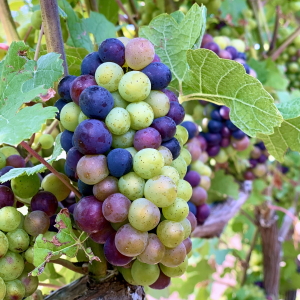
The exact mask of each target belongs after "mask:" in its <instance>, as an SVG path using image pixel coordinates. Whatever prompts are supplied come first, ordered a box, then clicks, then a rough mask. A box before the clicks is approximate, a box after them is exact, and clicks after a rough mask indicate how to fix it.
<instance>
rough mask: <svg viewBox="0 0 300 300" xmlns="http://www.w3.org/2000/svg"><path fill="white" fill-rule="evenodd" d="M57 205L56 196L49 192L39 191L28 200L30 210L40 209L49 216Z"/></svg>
mask: <svg viewBox="0 0 300 300" xmlns="http://www.w3.org/2000/svg"><path fill="white" fill-rule="evenodd" d="M57 207H58V202H57V199H56V197H55V196H54V195H53V194H52V193H50V192H45V191H41V192H38V193H37V194H35V195H34V196H33V197H32V198H31V201H30V208H31V210H32V211H35V210H42V211H44V212H45V213H46V214H47V215H48V216H49V217H51V216H53V215H54V214H55V213H56V210H57Z"/></svg>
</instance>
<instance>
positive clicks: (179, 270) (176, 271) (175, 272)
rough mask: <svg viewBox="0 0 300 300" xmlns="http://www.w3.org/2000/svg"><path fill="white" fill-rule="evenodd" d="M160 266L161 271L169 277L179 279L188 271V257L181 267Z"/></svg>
mask: <svg viewBox="0 0 300 300" xmlns="http://www.w3.org/2000/svg"><path fill="white" fill-rule="evenodd" d="M159 266H160V269H161V271H162V272H163V273H164V274H165V275H167V276H169V277H179V276H181V275H183V274H184V273H185V272H186V270H187V267H188V257H187V256H186V257H185V259H184V261H183V263H181V264H180V265H179V266H177V267H173V268H171V267H167V266H164V265H162V264H160V265H159Z"/></svg>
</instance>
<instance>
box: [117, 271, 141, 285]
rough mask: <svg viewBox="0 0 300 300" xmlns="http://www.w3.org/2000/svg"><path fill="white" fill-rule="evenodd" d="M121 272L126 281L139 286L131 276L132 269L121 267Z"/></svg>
mask: <svg viewBox="0 0 300 300" xmlns="http://www.w3.org/2000/svg"><path fill="white" fill-rule="evenodd" d="M118 269H119V271H120V272H121V274H122V275H123V277H124V279H125V280H126V281H127V282H128V283H129V284H132V285H138V284H137V283H136V282H135V281H134V279H133V278H132V274H131V268H124V267H120V268H118Z"/></svg>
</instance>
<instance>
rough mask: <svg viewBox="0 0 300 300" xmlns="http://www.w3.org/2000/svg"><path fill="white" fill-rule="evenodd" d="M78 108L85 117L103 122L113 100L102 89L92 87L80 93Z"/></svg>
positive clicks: (107, 92) (105, 90)
mask: <svg viewBox="0 0 300 300" xmlns="http://www.w3.org/2000/svg"><path fill="white" fill-rule="evenodd" d="M79 106H80V108H81V110H82V112H83V113H84V114H85V115H86V116H87V117H89V118H92V119H99V120H104V119H105V118H106V116H107V115H108V113H109V112H110V111H111V110H112V109H113V107H114V98H113V96H112V95H111V93H110V92H109V91H108V90H107V89H105V88H104V87H102V86H98V85H92V86H89V87H87V88H86V89H85V90H84V91H82V93H81V95H80V97H79Z"/></svg>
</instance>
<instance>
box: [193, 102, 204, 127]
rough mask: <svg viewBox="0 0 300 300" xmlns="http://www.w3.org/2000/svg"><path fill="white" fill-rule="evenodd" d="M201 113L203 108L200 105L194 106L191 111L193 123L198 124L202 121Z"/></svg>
mask: <svg viewBox="0 0 300 300" xmlns="http://www.w3.org/2000/svg"><path fill="white" fill-rule="evenodd" d="M203 111H204V107H203V106H202V105H200V104H199V105H196V106H195V108H194V111H193V119H194V120H195V122H197V123H198V122H199V121H200V120H202V119H203Z"/></svg>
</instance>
